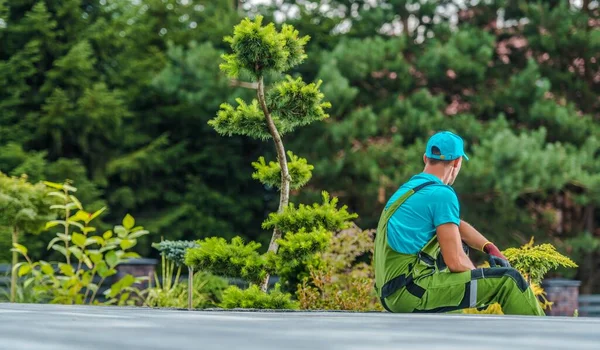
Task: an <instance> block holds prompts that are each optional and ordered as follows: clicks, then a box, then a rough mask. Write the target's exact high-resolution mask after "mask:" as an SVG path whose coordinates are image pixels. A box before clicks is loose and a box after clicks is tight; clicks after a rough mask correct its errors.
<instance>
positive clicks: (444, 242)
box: [436, 223, 475, 272]
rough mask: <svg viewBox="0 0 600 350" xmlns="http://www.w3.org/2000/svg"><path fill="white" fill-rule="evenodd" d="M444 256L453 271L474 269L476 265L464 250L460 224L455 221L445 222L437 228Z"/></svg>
mask: <svg viewBox="0 0 600 350" xmlns="http://www.w3.org/2000/svg"><path fill="white" fill-rule="evenodd" d="M436 233H437V237H438V242H439V243H440V250H441V252H442V257H443V258H444V262H445V263H446V266H448V269H450V271H452V272H464V271H470V270H474V269H475V266H474V265H473V262H471V259H469V257H468V256H467V254H465V251H464V250H463V246H462V241H461V238H460V233H459V232H458V226H456V225H455V224H453V223H447V224H443V225H440V226H438V227H437V229H436Z"/></svg>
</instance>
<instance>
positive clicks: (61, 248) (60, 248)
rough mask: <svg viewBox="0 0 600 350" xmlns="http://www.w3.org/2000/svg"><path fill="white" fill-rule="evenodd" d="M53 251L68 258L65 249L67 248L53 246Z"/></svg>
mask: <svg viewBox="0 0 600 350" xmlns="http://www.w3.org/2000/svg"><path fill="white" fill-rule="evenodd" d="M52 249H54V250H56V251H58V252H60V253H62V255H64V256H67V250H66V249H65V247H63V246H61V245H58V244H55V245H53V246H52Z"/></svg>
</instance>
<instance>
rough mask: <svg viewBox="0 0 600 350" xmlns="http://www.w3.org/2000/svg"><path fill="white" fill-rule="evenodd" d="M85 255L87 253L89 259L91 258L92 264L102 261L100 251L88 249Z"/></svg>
mask: <svg viewBox="0 0 600 350" xmlns="http://www.w3.org/2000/svg"><path fill="white" fill-rule="evenodd" d="M86 253H87V255H89V257H90V259H91V260H92V262H93V263H94V264H99V263H100V261H102V253H100V251H98V250H96V249H94V250H91V249H90V250H88V251H87V252H86Z"/></svg>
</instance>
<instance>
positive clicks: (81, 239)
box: [72, 233, 86, 248]
mask: <svg viewBox="0 0 600 350" xmlns="http://www.w3.org/2000/svg"><path fill="white" fill-rule="evenodd" d="M72 237H73V238H72V239H73V243H75V244H76V245H78V246H80V247H82V248H83V247H85V241H86V237H85V236H84V235H82V234H81V233H73V236H72Z"/></svg>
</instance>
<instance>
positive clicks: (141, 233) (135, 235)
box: [128, 230, 150, 239]
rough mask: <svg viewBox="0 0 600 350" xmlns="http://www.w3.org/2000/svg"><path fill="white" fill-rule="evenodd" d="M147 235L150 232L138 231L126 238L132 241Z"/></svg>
mask: <svg viewBox="0 0 600 350" xmlns="http://www.w3.org/2000/svg"><path fill="white" fill-rule="evenodd" d="M149 233H150V232H148V231H147V230H140V231H136V232H133V233H131V234H130V235H129V236H128V238H130V239H133V238H138V237H141V236H144V235H147V234H149Z"/></svg>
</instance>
